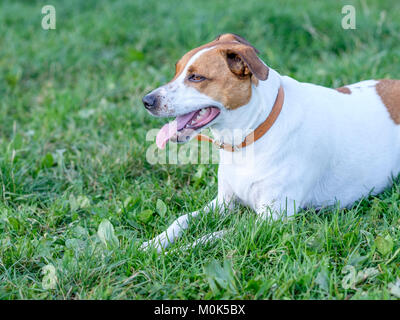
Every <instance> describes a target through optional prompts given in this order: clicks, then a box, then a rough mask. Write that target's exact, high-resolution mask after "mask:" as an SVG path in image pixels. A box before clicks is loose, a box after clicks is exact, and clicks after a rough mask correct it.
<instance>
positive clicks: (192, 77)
mask: <svg viewBox="0 0 400 320" xmlns="http://www.w3.org/2000/svg"><path fill="white" fill-rule="evenodd" d="M204 80H206V77H203V76H201V75H199V74H192V75H190V76H189V81H192V82H201V81H204Z"/></svg>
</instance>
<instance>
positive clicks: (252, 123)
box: [211, 69, 281, 145]
mask: <svg viewBox="0 0 400 320" xmlns="http://www.w3.org/2000/svg"><path fill="white" fill-rule="evenodd" d="M280 85H281V77H280V75H279V74H278V73H277V72H276V71H275V70H273V69H270V70H269V76H268V79H267V80H265V81H259V82H258V85H257V86H255V85H253V86H252V94H251V99H250V101H249V103H248V104H246V105H244V106H242V107H240V108H238V109H236V110H229V111H226V112H227V113H229V114H227V116H226V117H225V119H224V122H223V123H216V124H215V125H214V126H213V127H212V128H211V131H212V133H213V136H214V138H215V139H217V140H218V141H220V142H224V143H229V144H232V145H239V144H240V143H241V142H242V141H243V140H244V138H245V137H246V136H247V135H249V134H251V133H252V132H253V131H254V130H255V129H256V128H257V127H258V126H259V125H260V124H261V123H262V122H264V121H265V119H266V118H267V117H268V115H269V114H270V112H271V110H272V107H273V105H274V103H275V100H276V97H277V94H278V90H279V87H280ZM267 134H268V133H267Z"/></svg>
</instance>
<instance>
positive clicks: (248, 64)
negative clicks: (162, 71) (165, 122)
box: [172, 34, 269, 109]
mask: <svg viewBox="0 0 400 320" xmlns="http://www.w3.org/2000/svg"><path fill="white" fill-rule="evenodd" d="M212 46H215V48H214V49H212V50H209V51H207V52H205V53H204V54H202V55H201V56H200V57H199V58H198V59H197V60H196V61H195V63H194V64H193V65H191V66H190V67H189V69H188V75H189V74H191V73H195V74H199V75H201V76H204V77H206V78H207V80H205V81H202V82H191V81H188V80H185V82H186V84H187V85H189V86H192V87H194V88H196V89H197V90H199V91H200V92H202V93H204V94H206V95H208V96H209V97H211V98H213V99H215V100H217V101H219V102H221V103H223V104H224V106H225V107H226V108H228V109H236V108H238V107H240V106H243V105H245V104H247V103H248V102H249V100H250V98H251V84H252V83H253V84H254V85H258V80H266V79H267V78H268V71H269V69H268V67H266V66H265V65H264V64H263V63H262V61H261V60H260V59H259V58H258V57H257V54H256V52H258V51H257V49H255V48H254V47H253V46H251V45H250V44H249V43H248V42H247V41H246V40H244V39H243V38H241V37H239V36H237V35H234V34H224V35H220V36H218V37H217V38H216V39H215V40H214V41H212V42H210V43H208V44H205V45H203V46H201V47H198V48H196V49H193V50H191V51H189V52H188V53H186V54H185V55H184V56H183V57H182V59H181V60H179V61H178V63H177V64H176V72H175V76H174V78H173V79H172V81H173V80H175V79H176V78H177V77H178V76H179V75H180V74H181V73H182V71H183V70H184V69H185V66H186V64H187V63H188V61H189V60H190V58H191V57H193V55H195V54H196V53H197V52H199V51H200V50H202V49H205V48H209V47H212Z"/></svg>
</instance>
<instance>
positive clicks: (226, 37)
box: [171, 33, 268, 83]
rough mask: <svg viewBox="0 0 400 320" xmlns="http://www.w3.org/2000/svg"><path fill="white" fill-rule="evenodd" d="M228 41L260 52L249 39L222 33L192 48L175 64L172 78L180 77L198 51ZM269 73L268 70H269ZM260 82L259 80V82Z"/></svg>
mask: <svg viewBox="0 0 400 320" xmlns="http://www.w3.org/2000/svg"><path fill="white" fill-rule="evenodd" d="M227 43H230V44H233V45H235V44H236V45H237V44H242V45H243V46H246V47H249V48H252V49H253V51H254V52H255V53H258V50H257V49H256V48H255V47H253V46H252V45H251V44H250V43H249V42H248V41H247V40H245V39H244V38H242V37H240V36H238V35H236V34H233V33H225V34H221V35H219V36H217V38H215V40H213V41H211V42H209V43H206V44H204V45H202V46H200V47H198V48H195V49H193V50H190V51H189V52H188V53H186V54H185V55H184V56H183V57H182V58H181V59H180V60H179V61H178V62H177V63H176V65H175V76H174V78H173V79H172V80H171V81H173V80H175V79H176V78H178V77H179V75H180V74H181V73H182V71H183V70H184V69H185V66H186V65H187V63H188V62H189V60H190V58H191V57H193V56H194V55H195V54H196V53H197V52H199V51H200V50H203V49H205V48H210V47H213V46H217V45H218V46H220V45H225V44H227ZM267 75H268V72H267ZM257 83H258V82H257Z"/></svg>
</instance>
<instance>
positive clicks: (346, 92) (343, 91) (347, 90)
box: [335, 87, 351, 94]
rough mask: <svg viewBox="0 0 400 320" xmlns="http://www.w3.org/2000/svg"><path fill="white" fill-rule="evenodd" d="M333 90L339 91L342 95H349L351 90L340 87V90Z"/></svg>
mask: <svg viewBox="0 0 400 320" xmlns="http://www.w3.org/2000/svg"><path fill="white" fill-rule="evenodd" d="M335 90H336V91H339V92H341V93H344V94H351V90H350V89H349V88H347V87H340V88H336V89H335Z"/></svg>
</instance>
